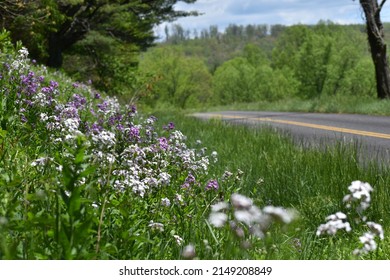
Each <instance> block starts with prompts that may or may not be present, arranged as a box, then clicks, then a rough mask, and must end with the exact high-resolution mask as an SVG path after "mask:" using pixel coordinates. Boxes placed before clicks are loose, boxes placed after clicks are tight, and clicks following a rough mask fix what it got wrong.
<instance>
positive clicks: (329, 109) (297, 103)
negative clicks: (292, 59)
mask: <svg viewBox="0 0 390 280" xmlns="http://www.w3.org/2000/svg"><path fill="white" fill-rule="evenodd" d="M207 110H208V111H222V110H246V111H249V110H252V111H256V110H263V111H284V112H317V113H349V114H367V115H385V116H388V115H390V101H389V100H378V99H377V98H374V97H362V96H355V95H346V96H322V97H320V98H313V99H299V98H286V99H282V100H278V101H272V102H270V101H261V102H254V103H237V104H230V105H228V106H216V107H208V108H207Z"/></svg>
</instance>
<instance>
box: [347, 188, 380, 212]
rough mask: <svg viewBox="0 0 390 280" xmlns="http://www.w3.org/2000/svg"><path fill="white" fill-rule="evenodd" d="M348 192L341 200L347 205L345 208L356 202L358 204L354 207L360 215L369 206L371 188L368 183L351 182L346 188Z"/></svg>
mask: <svg viewBox="0 0 390 280" xmlns="http://www.w3.org/2000/svg"><path fill="white" fill-rule="evenodd" d="M348 190H349V191H350V194H347V195H346V196H344V198H343V202H344V203H347V205H346V206H347V208H350V207H351V204H352V203H354V202H358V203H359V204H358V206H357V207H356V211H357V212H358V213H362V212H363V211H364V210H366V209H367V208H368V207H369V206H370V203H371V192H372V191H373V188H372V187H371V185H370V184H369V183H364V182H361V181H353V182H352V183H351V185H350V186H349V187H348Z"/></svg>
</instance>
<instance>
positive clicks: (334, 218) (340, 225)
mask: <svg viewBox="0 0 390 280" xmlns="http://www.w3.org/2000/svg"><path fill="white" fill-rule="evenodd" d="M326 220H327V223H326V224H322V225H320V226H319V227H318V229H317V236H319V235H321V234H324V233H326V234H328V235H335V234H336V233H337V231H338V230H340V229H345V230H346V231H347V232H350V231H351V225H350V224H349V222H347V215H345V214H344V213H342V212H337V213H336V214H332V215H330V216H328V217H327V218H326Z"/></svg>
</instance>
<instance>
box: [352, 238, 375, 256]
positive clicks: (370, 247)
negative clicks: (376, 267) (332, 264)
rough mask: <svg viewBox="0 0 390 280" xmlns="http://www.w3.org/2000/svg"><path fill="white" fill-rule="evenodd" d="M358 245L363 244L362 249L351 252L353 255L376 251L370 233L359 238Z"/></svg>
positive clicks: (373, 239)
mask: <svg viewBox="0 0 390 280" xmlns="http://www.w3.org/2000/svg"><path fill="white" fill-rule="evenodd" d="M359 240H360V243H362V244H363V247H362V248H360V249H355V250H354V251H353V254H354V255H361V254H367V253H369V252H372V251H375V250H376V249H377V247H378V246H377V244H376V242H375V235H374V234H372V233H371V232H366V233H364V234H363V235H362V236H360V237H359Z"/></svg>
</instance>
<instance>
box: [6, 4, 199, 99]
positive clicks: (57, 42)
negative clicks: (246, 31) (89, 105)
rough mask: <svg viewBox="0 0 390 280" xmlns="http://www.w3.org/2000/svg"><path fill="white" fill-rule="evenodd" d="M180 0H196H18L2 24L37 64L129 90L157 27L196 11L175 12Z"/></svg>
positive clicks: (8, 6) (112, 89)
mask: <svg viewBox="0 0 390 280" xmlns="http://www.w3.org/2000/svg"><path fill="white" fill-rule="evenodd" d="M177 2H185V3H193V2H195V0H175V1H171V0H158V1H149V0H126V1H122V0H120V1H119V0H111V1H106V0H97V1H96V0H63V1H55V0H33V1H19V2H18V3H17V5H16V6H17V7H18V8H17V10H15V11H13V12H12V13H8V14H5V19H4V20H3V21H1V24H2V27H5V28H7V29H8V30H10V31H11V35H12V38H13V41H14V42H16V41H19V40H20V41H22V42H23V44H24V45H25V46H26V47H27V48H28V49H29V50H30V53H31V55H32V57H34V58H35V59H36V60H37V61H38V62H40V63H44V64H46V65H48V66H49V67H54V68H57V69H59V68H61V67H62V66H64V67H65V69H66V70H67V71H69V72H70V73H75V72H77V73H79V75H78V77H77V78H85V80H84V81H87V80H90V79H94V80H96V85H95V86H96V87H98V88H99V89H102V90H105V91H107V92H110V93H114V92H117V90H118V91H119V92H121V93H126V94H129V93H130V92H131V90H126V87H129V86H130V85H131V84H132V81H133V80H134V73H133V71H134V69H132V68H134V66H135V65H136V58H137V55H138V52H139V51H140V50H145V49H146V48H147V47H150V46H152V45H153V44H154V40H155V35H154V32H153V29H154V27H155V26H156V25H158V24H160V23H162V22H164V21H171V20H174V19H176V18H178V17H185V16H189V15H196V14H197V13H196V12H184V11H178V10H175V8H174V5H175V4H176V3H177ZM4 5H5V9H6V10H8V9H11V8H12V7H13V6H14V4H12V1H6V2H5V3H4ZM69 53H70V54H71V55H70V56H66V54H69ZM64 54H65V64H64V63H63V62H64ZM75 69H77V70H75ZM120 73H121V74H124V75H121V74H120Z"/></svg>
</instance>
